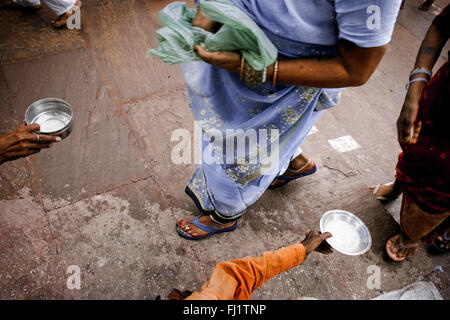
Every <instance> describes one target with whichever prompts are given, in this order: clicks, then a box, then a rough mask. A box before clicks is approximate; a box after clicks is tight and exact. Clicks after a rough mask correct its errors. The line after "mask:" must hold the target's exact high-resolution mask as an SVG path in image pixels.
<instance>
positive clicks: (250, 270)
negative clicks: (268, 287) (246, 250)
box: [186, 231, 331, 300]
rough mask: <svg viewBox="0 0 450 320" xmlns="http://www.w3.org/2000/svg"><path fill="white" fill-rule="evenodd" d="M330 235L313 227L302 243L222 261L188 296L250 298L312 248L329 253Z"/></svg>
mask: <svg viewBox="0 0 450 320" xmlns="http://www.w3.org/2000/svg"><path fill="white" fill-rule="evenodd" d="M329 237H331V234H330V233H324V234H320V233H318V232H312V231H311V232H310V233H309V234H308V235H307V236H306V238H305V240H303V242H302V243H300V244H297V245H292V246H289V247H286V248H282V249H279V250H276V251H271V252H265V253H263V254H262V255H261V256H259V257H246V258H243V259H237V260H229V261H225V262H221V263H219V264H217V265H216V267H215V268H214V271H213V274H212V275H211V278H210V279H209V281H208V282H207V283H206V284H205V285H204V286H203V287H202V289H201V290H200V292H194V293H193V294H191V295H190V296H189V297H188V298H187V299H186V300H248V299H250V296H251V294H252V292H253V291H254V290H256V289H257V288H259V287H261V286H262V285H263V283H264V282H266V281H267V280H269V279H271V278H273V277H274V276H276V275H277V274H279V273H282V272H284V271H287V270H289V269H291V268H293V267H295V266H298V265H299V264H301V263H302V262H303V260H304V259H305V258H306V256H307V255H308V254H309V253H311V252H312V251H314V250H316V251H318V252H322V253H330V252H331V249H330V248H329V247H327V246H326V245H325V243H323V241H324V240H325V239H327V238H329Z"/></svg>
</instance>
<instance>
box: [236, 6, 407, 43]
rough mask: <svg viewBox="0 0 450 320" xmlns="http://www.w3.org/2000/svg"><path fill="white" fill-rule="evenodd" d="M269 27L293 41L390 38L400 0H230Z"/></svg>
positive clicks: (315, 41) (258, 21) (264, 26)
mask: <svg viewBox="0 0 450 320" xmlns="http://www.w3.org/2000/svg"><path fill="white" fill-rule="evenodd" d="M231 1H232V2H233V3H235V4H236V5H237V6H239V7H241V8H242V9H243V10H244V11H246V12H247V14H249V15H250V16H251V17H252V18H253V20H255V22H256V23H257V24H258V25H260V26H261V27H263V28H264V29H265V30H266V31H269V32H272V33H274V34H275V35H277V36H279V37H283V38H286V39H290V40H293V41H298V42H303V43H308V44H316V45H325V46H335V45H336V44H337V42H338V40H339V39H345V40H348V41H351V42H353V43H355V44H356V45H357V46H359V47H365V48H368V47H378V46H382V45H385V44H387V43H388V42H389V41H390V40H391V36H392V32H393V29H394V25H395V20H396V19H397V15H398V12H399V9H400V4H401V0H231Z"/></svg>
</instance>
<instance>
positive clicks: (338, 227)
mask: <svg viewBox="0 0 450 320" xmlns="http://www.w3.org/2000/svg"><path fill="white" fill-rule="evenodd" d="M320 231H321V232H322V233H323V232H331V233H332V234H333V237H331V238H329V239H327V240H326V241H327V242H328V243H329V244H330V246H332V247H333V248H334V249H336V250H337V251H339V252H341V253H344V254H347V255H351V256H356V255H360V254H363V253H365V252H367V251H368V250H369V249H370V247H371V245H372V237H371V236H370V232H369V229H368V228H367V226H366V225H365V224H364V222H362V221H361V219H359V218H358V217H357V216H355V215H354V214H353V213H350V212H348V211H344V210H330V211H327V212H325V213H324V214H323V216H322V218H321V219H320Z"/></svg>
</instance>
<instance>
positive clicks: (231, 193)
mask: <svg viewBox="0 0 450 320" xmlns="http://www.w3.org/2000/svg"><path fill="white" fill-rule="evenodd" d="M232 2H233V3H235V5H237V6H238V7H239V8H240V9H241V10H243V11H244V12H245V13H247V15H248V16H250V17H251V18H252V19H253V20H254V21H255V22H257V24H258V25H259V26H260V27H261V29H262V30H263V31H264V32H265V33H266V35H267V36H268V37H269V39H270V40H271V41H272V43H273V44H275V46H276V47H277V48H278V51H279V59H280V60H282V59H286V58H305V57H318V56H333V55H337V54H338V52H337V43H338V39H339V38H345V39H347V40H349V41H352V42H354V43H356V44H357V45H359V46H363V47H370V46H378V45H384V44H386V43H387V42H389V40H390V37H391V34H392V29H393V26H394V22H395V18H396V16H397V13H398V9H399V6H400V2H401V1H400V0H398V1H397V0H395V1H392V0H389V1H370V2H369V1H365V0H364V1H349V0H347V1H345V2H344V1H330V0H320V1H318V0H308V1H297V0H284V1H283V0H232ZM372 3H378V4H379V5H380V6H382V8H381V10H382V11H381V12H383V15H382V19H384V23H383V28H381V29H378V30H375V31H372V30H369V31H368V30H367V26H366V19H367V10H366V8H367V7H368V5H369V4H372ZM352 5H353V7H351V6H352ZM355 8H356V9H355ZM340 12H342V13H340ZM304 30H307V31H308V33H307V34H306V33H305V32H304ZM311 35H312V36H313V37H311ZM312 42H315V43H312ZM182 70H183V74H184V77H185V80H186V84H187V89H188V95H189V103H190V106H191V109H192V112H193V115H194V118H195V120H196V121H199V122H201V127H202V138H203V139H202V145H201V149H202V152H203V153H208V154H212V157H214V158H216V159H224V158H225V157H227V155H226V152H225V151H224V150H226V151H227V152H228V151H229V150H228V149H225V148H223V146H224V145H225V143H222V141H217V139H216V141H211V135H212V134H211V132H220V133H221V134H222V135H223V137H224V139H225V140H227V139H233V137H232V136H231V137H230V134H228V132H236V130H238V129H241V130H243V131H244V132H246V131H247V130H249V129H252V130H256V131H259V130H261V129H265V130H267V132H268V135H267V141H262V140H263V138H261V137H258V140H257V142H256V143H254V144H253V145H252V146H250V147H249V150H248V152H247V153H246V154H245V157H244V159H240V160H243V161H234V162H233V163H229V162H227V163H228V164H223V163H222V162H221V161H217V162H215V163H211V161H208V162H206V161H203V162H202V163H201V164H200V165H198V167H197V169H196V171H195V173H194V175H193V177H192V178H191V180H190V182H189V184H188V186H187V188H186V192H187V193H188V195H189V196H191V198H192V199H193V200H194V202H195V203H196V205H197V206H198V207H199V209H200V210H201V211H202V212H215V214H216V215H217V216H218V217H220V218H221V219H224V220H233V219H236V218H239V217H240V216H241V215H242V214H243V213H244V212H245V210H246V209H247V208H248V207H249V206H251V205H252V204H253V203H254V202H255V201H256V200H258V198H259V197H261V195H262V194H263V193H264V191H265V190H266V189H267V188H268V187H269V186H270V184H271V183H272V182H273V180H274V179H275V178H276V177H277V176H279V175H281V174H283V173H284V171H285V170H286V168H287V167H288V165H289V162H290V161H291V160H292V159H293V158H295V157H296V156H297V155H298V154H299V153H300V152H301V151H300V150H301V149H300V146H301V144H302V142H303V141H304V139H305V137H306V136H307V135H308V133H309V131H310V130H311V128H312V127H313V125H314V124H315V123H316V121H317V120H318V119H319V118H320V116H321V115H322V114H323V112H324V111H325V109H328V108H331V107H334V106H336V105H337V103H338V101H339V96H340V92H341V89H323V88H313V87H305V86H295V85H289V84H283V83H278V84H277V85H276V86H275V87H274V88H272V84H271V83H269V82H270V81H268V82H266V83H265V84H264V85H261V86H259V87H256V88H250V87H247V86H246V85H245V84H244V83H243V82H242V81H241V80H240V79H239V75H238V74H235V73H232V72H229V71H227V70H224V69H221V68H217V67H214V66H211V65H209V64H207V63H204V62H193V63H187V64H183V68H182ZM225 140H224V141H225ZM275 142H276V145H277V146H278V148H277V149H275V148H272V146H274V145H275V144H274V143H275ZM265 146H270V147H271V148H272V149H274V152H276V153H277V154H276V155H277V159H278V161H275V162H273V163H271V164H270V168H267V167H265V166H264V165H262V164H261V162H259V161H258V162H256V163H254V161H251V160H253V158H252V150H251V149H252V147H253V148H255V149H256V150H259V149H260V148H263V147H265ZM199 147H200V146H199ZM272 149H270V150H272ZM272 155H273V154H272ZM233 158H234V159H235V160H237V158H236V157H235V156H234V155H233Z"/></svg>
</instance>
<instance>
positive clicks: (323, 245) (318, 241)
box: [301, 231, 333, 255]
mask: <svg viewBox="0 0 450 320" xmlns="http://www.w3.org/2000/svg"><path fill="white" fill-rule="evenodd" d="M332 236H333V235H332V234H331V233H329V232H325V233H320V232H318V231H310V232H309V233H308V234H307V235H306V237H305V239H304V240H303V241H302V242H301V243H302V244H303V246H304V247H305V250H306V255H309V254H310V253H311V252H313V251H317V252H320V253H322V254H329V253H332V252H333V250H332V249H331V246H330V245H329V244H328V243H327V242H326V241H325V240H326V239H328V238H331V237H332Z"/></svg>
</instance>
